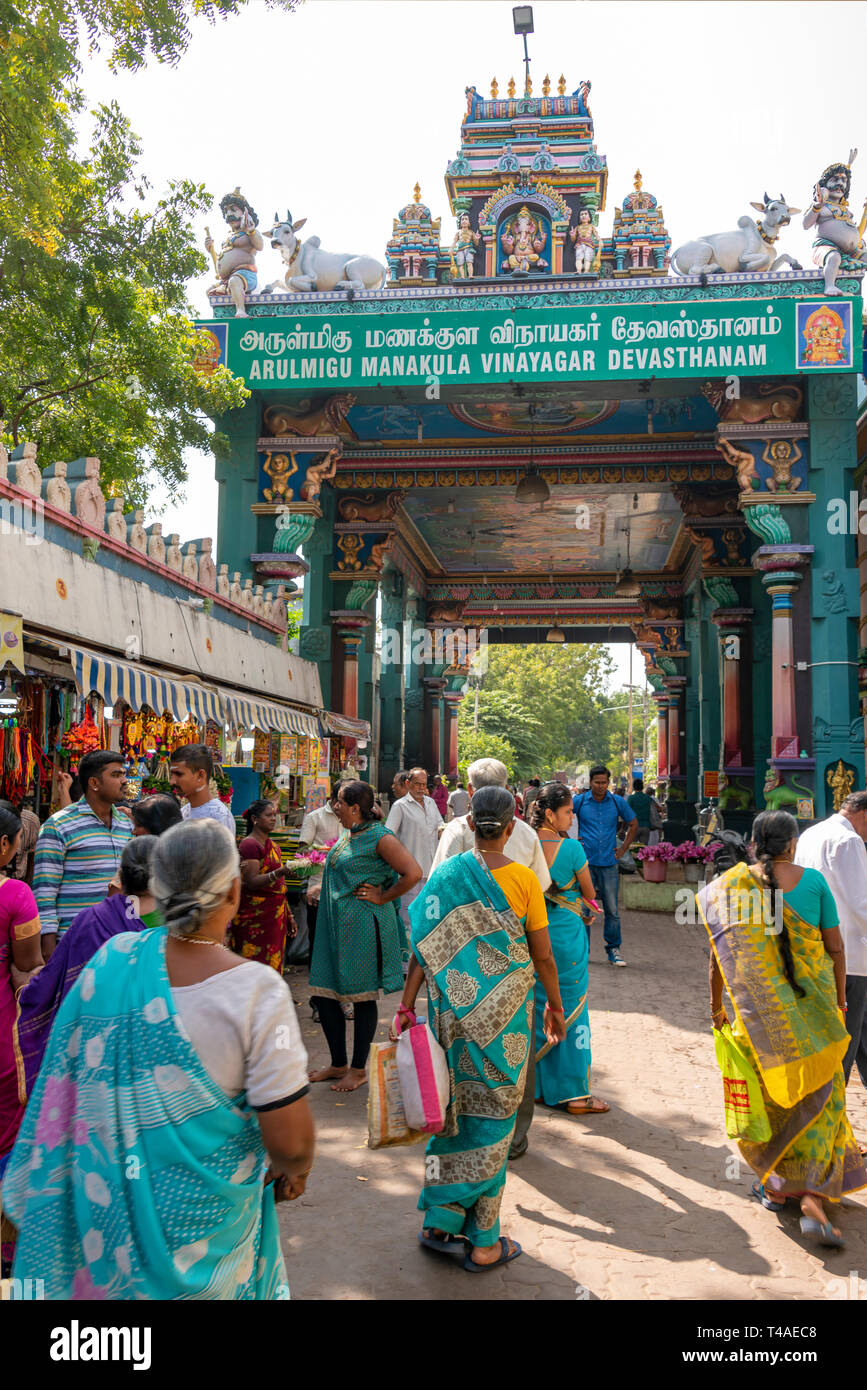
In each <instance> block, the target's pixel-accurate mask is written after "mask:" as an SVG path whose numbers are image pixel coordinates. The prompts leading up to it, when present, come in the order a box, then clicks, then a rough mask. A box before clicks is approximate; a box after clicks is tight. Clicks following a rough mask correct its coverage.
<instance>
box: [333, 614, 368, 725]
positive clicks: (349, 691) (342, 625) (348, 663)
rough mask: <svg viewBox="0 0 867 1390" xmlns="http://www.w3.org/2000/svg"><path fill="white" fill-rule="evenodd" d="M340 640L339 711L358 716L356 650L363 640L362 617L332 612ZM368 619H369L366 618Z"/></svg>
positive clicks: (354, 716)
mask: <svg viewBox="0 0 867 1390" xmlns="http://www.w3.org/2000/svg"><path fill="white" fill-rule="evenodd" d="M331 616H332V618H333V619H334V621H335V623H336V624H337V636H338V640H339V642H340V649H341V650H340V658H341V666H340V689H341V693H340V712H341V714H346V715H348V716H349V717H350V718H351V719H357V718H358V652H359V648H360V647H361V644H362V642H363V640H364V619H363V617H361V618H358V617H352V616H351V615H348V614H346V613H341V612H334V613H332V615H331ZM368 621H369V619H368Z"/></svg>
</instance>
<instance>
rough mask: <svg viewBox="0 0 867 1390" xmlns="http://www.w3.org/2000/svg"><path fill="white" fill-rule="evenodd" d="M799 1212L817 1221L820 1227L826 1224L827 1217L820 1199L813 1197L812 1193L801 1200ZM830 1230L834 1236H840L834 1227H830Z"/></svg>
mask: <svg viewBox="0 0 867 1390" xmlns="http://www.w3.org/2000/svg"><path fill="white" fill-rule="evenodd" d="M801 1211H802V1212H803V1214H804V1216H810V1217H812V1218H813V1220H814V1221H818V1222H819V1224H820V1225H822V1226H824V1225H826V1224H827V1221H828V1215H827V1212H826V1211H825V1208H824V1206H823V1205H822V1199H821V1197H814V1196H813V1195H812V1193H810V1192H808V1193H807V1195H806V1197H802V1198H801ZM831 1230H832V1231H833V1232H834V1235H835V1236H838V1235H839V1234H840V1232H839V1230H838V1229H837V1227H836V1226H832V1227H831Z"/></svg>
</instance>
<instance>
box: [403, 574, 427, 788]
mask: <svg viewBox="0 0 867 1390" xmlns="http://www.w3.org/2000/svg"><path fill="white" fill-rule="evenodd" d="M423 608H424V603H423V601H422V599H420V598H419V597H418V595H417V594H416V593H415V592H414V591H413V590H412V589H410V591H409V597H408V598H407V601H406V622H405V627H404V652H405V660H406V679H405V686H404V699H403V707H404V758H405V764H404V765H405V766H406V767H408V768H409V767H415V766H421V764H422V763H423V761H424V755H425V750H424V675H425V645H426V640H427V638H428V636H429V634H428V633H427V631H426V629H425V628H424V627H423V626H422V625H421V616H422V611H423Z"/></svg>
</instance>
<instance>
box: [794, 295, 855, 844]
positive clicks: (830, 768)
mask: <svg viewBox="0 0 867 1390" xmlns="http://www.w3.org/2000/svg"><path fill="white" fill-rule="evenodd" d="M855 303H856V305H857V304H858V301H857V300H856V301H855ZM835 309H839V310H840V311H841V313H842V314H843V315H844V322H845V309H846V306H845V302H844V301H843V300H840V301H837V303H836V305H835ZM859 331H860V327H859V325H858V324H857V322H856V324H855V325H854V327H853V333H856V332H859ZM826 370H827V369H826ZM857 380H858V378H857V377H856V376H855V375H854V374H844V373H835V372H830V373H828V375H824V374H823V375H821V376H819V375H816V376H815V377H813V378H811V379H810V382H809V421H810V441H809V473H808V479H809V486H810V489H811V492H813V493H814V494H815V497H816V501H815V502H814V503H813V505H812V506H811V507H810V511H809V540H810V542H811V543H812V546H813V549H814V556H813V563H812V578H813V584H812V592H811V599H812V603H811V612H810V654H809V658H808V659H809V661H810V671H809V681H810V686H811V693H812V735H813V748H812V751H813V755H814V757H815V759H816V808H815V813H816V815H817V816H824V815H828V814H830V813H831V812H832V811H835V810H837V808H838V805H839V803H840V801H841V799H842V797H843V795H844V794H845V793H846V791H847V790H848V791H860V790H862V789H863V788H864V785H865V781H864V760H863V759H864V736H863V725H862V720H861V714H860V709H859V700H858V684H859V682H858V672H859V668H861V667H862V666H863V662H862V653H861V647H862V645H863V639H862V638H861V637H860V636H859V626H860V612H861V604H862V602H863V592H862V593H861V594H859V584H858V577H859V572H858V569H857V568H856V566H855V556H856V546H857V544H858V542H859V541H863V537H861V536H860V534H859V533H860V530H861V527H862V526H864V527H867V520H865V518H864V516H863V514H861V513H859V512H858V486H857V483H856V465H857V461H858V447H857V445H858V435H857V425H858V399H857Z"/></svg>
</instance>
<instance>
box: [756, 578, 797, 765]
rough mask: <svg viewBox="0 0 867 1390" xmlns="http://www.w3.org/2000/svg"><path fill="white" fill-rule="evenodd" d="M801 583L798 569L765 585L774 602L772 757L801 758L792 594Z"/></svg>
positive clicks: (767, 581) (765, 580)
mask: <svg viewBox="0 0 867 1390" xmlns="http://www.w3.org/2000/svg"><path fill="white" fill-rule="evenodd" d="M800 582H801V576H800V575H799V574H797V573H796V572H795V571H794V570H778V571H776V572H774V571H771V572H770V573H768V574H763V575H762V584H763V585H764V587H765V589H767V591H768V593H769V594H770V595H771V599H772V601H773V607H772V612H771V616H772V641H771V668H772V671H773V678H772V685H771V725H772V737H771V757H772V758H797V757H798V755H799V753H800V748H799V746H798V722H797V714H796V710H795V659H794V656H795V644H794V639H793V634H792V595H793V594H794V592H795V589H796V588H797V587H798V585H799V584H800Z"/></svg>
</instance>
